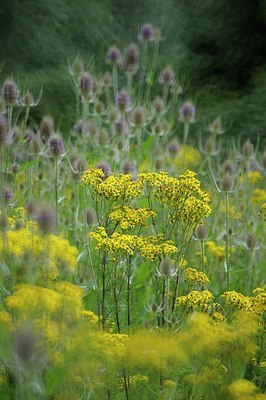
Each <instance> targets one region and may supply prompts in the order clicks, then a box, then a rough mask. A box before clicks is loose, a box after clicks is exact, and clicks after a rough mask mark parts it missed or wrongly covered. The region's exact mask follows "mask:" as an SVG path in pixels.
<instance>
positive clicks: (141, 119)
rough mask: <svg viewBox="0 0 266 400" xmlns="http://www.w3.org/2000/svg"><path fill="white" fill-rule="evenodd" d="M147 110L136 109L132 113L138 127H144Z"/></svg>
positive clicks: (134, 122)
mask: <svg viewBox="0 0 266 400" xmlns="http://www.w3.org/2000/svg"><path fill="white" fill-rule="evenodd" d="M146 120H147V118H146V110H145V109H144V108H143V107H136V108H135V109H134V110H133V111H132V121H133V124H134V125H135V126H137V127H141V126H144V125H145V123H146Z"/></svg>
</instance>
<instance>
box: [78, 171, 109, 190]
mask: <svg viewBox="0 0 266 400" xmlns="http://www.w3.org/2000/svg"><path fill="white" fill-rule="evenodd" d="M103 179H104V172H103V170H102V169H100V168H91V169H88V171H86V172H84V174H83V175H82V177H81V182H82V184H83V185H85V186H90V185H91V186H93V187H94V186H97V185H99V184H100V183H102V181H103Z"/></svg>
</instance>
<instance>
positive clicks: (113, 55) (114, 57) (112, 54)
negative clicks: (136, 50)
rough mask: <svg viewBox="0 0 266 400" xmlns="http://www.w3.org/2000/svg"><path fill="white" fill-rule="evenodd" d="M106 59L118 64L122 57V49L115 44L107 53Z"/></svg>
mask: <svg viewBox="0 0 266 400" xmlns="http://www.w3.org/2000/svg"><path fill="white" fill-rule="evenodd" d="M106 59H107V62H109V63H110V64H118V63H119V61H120V59H121V52H120V50H119V49H118V48H117V47H115V46H112V47H110V49H109V50H108V51H107V53H106Z"/></svg>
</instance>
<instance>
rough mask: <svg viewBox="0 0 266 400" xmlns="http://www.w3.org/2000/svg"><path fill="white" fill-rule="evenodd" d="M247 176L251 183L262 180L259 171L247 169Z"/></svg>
mask: <svg viewBox="0 0 266 400" xmlns="http://www.w3.org/2000/svg"><path fill="white" fill-rule="evenodd" d="M247 178H248V181H249V182H250V183H251V184H252V185H253V184H255V183H257V182H260V181H262V180H263V176H262V175H261V173H260V172H259V171H249V172H248V174H247ZM243 180H244V179H243Z"/></svg>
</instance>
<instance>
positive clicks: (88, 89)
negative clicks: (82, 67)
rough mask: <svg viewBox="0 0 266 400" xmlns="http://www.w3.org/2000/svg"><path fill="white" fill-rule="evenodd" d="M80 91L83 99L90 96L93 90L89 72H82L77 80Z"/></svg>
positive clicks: (92, 81)
mask: <svg viewBox="0 0 266 400" xmlns="http://www.w3.org/2000/svg"><path fill="white" fill-rule="evenodd" d="M79 88H80V93H81V95H82V96H83V97H84V98H85V99H89V98H91V96H92V94H93V90H94V80H93V77H92V76H91V74H89V73H88V72H83V74H82V75H81V77H80V82H79Z"/></svg>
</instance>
